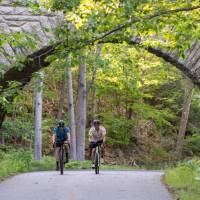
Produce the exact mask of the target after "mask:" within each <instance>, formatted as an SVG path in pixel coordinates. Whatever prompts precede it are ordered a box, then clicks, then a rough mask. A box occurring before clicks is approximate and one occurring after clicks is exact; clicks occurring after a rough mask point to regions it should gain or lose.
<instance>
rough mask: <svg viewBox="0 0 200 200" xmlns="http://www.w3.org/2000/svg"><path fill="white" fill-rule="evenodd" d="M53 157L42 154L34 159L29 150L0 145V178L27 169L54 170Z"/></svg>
mask: <svg viewBox="0 0 200 200" xmlns="http://www.w3.org/2000/svg"><path fill="white" fill-rule="evenodd" d="M54 168H55V158H53V157H49V156H43V158H42V160H41V161H35V160H34V158H33V152H32V151H31V150H24V149H13V148H11V147H6V148H5V146H2V145H0V179H2V178H5V177H7V176H10V175H13V174H16V173H20V172H27V171H36V170H38V171H41V170H54Z"/></svg>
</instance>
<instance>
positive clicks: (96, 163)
mask: <svg viewBox="0 0 200 200" xmlns="http://www.w3.org/2000/svg"><path fill="white" fill-rule="evenodd" d="M94 164H95V174H99V165H100V156H99V153H96V154H95V163H94Z"/></svg>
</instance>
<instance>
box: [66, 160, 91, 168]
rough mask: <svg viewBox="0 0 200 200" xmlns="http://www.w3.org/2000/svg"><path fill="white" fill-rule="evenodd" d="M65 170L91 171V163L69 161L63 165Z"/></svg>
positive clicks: (87, 161)
mask: <svg viewBox="0 0 200 200" xmlns="http://www.w3.org/2000/svg"><path fill="white" fill-rule="evenodd" d="M65 169H91V161H89V160H86V161H83V162H77V161H70V162H69V163H67V164H66V165H65Z"/></svg>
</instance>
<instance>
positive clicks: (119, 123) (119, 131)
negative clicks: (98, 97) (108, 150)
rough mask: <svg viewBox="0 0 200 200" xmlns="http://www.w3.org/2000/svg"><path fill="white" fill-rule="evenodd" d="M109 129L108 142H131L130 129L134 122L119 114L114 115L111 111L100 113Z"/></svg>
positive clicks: (126, 143)
mask: <svg viewBox="0 0 200 200" xmlns="http://www.w3.org/2000/svg"><path fill="white" fill-rule="evenodd" d="M99 118H101V119H102V120H101V121H102V123H103V125H104V126H105V128H106V131H107V137H108V141H107V142H108V144H125V145H128V144H129V142H130V138H131V134H130V130H131V128H132V127H133V122H132V121H131V120H127V119H126V118H123V117H119V116H112V115H111V114H109V113H105V114H99Z"/></svg>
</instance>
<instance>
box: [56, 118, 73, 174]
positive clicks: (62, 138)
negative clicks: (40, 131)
mask: <svg viewBox="0 0 200 200" xmlns="http://www.w3.org/2000/svg"><path fill="white" fill-rule="evenodd" d="M62 142H64V149H65V154H66V163H67V162H68V161H69V147H70V132H69V128H68V127H67V126H65V123H64V122H63V121H62V120H61V121H60V122H59V123H58V126H57V127H55V128H54V134H53V146H54V147H55V157H56V170H59V153H60V147H61V143H62Z"/></svg>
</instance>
